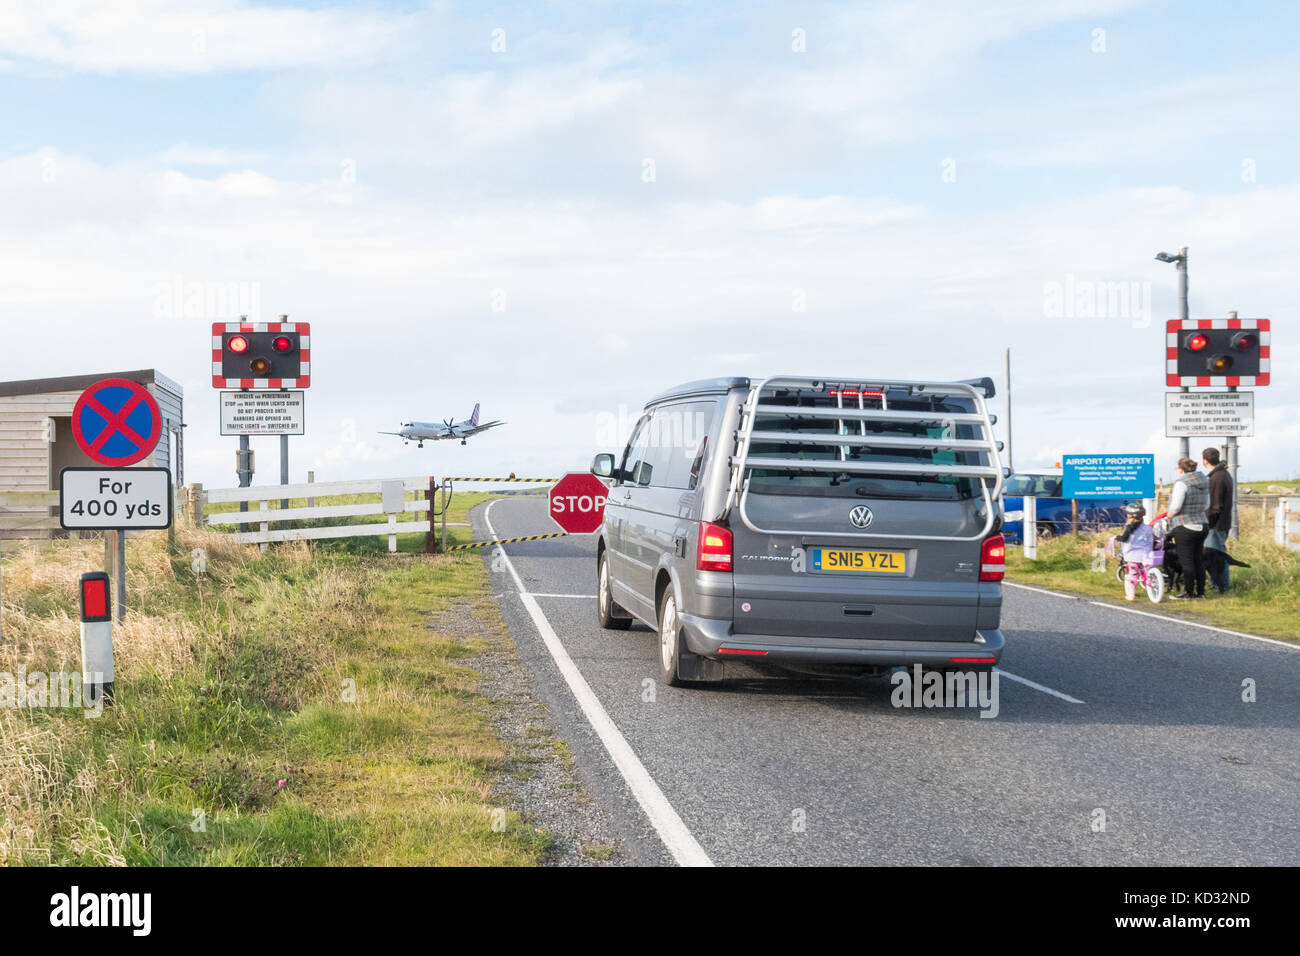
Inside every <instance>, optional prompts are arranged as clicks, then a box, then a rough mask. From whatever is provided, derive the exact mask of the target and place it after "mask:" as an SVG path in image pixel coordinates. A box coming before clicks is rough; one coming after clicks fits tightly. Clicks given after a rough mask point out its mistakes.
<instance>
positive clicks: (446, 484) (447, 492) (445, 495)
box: [439, 478, 451, 551]
mask: <svg viewBox="0 0 1300 956" xmlns="http://www.w3.org/2000/svg"><path fill="white" fill-rule="evenodd" d="M450 500H451V479H450V478H444V479H443V480H442V547H441V548H440V549H439V550H441V551H446V550H447V502H448V501H450Z"/></svg>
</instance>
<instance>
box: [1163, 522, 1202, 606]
mask: <svg viewBox="0 0 1300 956" xmlns="http://www.w3.org/2000/svg"><path fill="white" fill-rule="evenodd" d="M1205 535H1206V530H1205V529H1204V528H1202V529H1201V530H1200V531H1193V530H1191V529H1190V528H1187V527H1181V528H1175V529H1174V530H1173V531H1171V532H1169V538H1170V540H1171V541H1173V543H1174V550H1175V551H1176V552H1177V553H1178V563H1179V564H1180V565H1182V568H1183V593H1184V594H1195V595H1199V596H1201V597H1204V596H1205V555H1204V554H1203V553H1202V547H1203V546H1204V544H1205Z"/></svg>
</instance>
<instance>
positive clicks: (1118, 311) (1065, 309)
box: [1043, 274, 1151, 329]
mask: <svg viewBox="0 0 1300 956" xmlns="http://www.w3.org/2000/svg"><path fill="white" fill-rule="evenodd" d="M1043 315H1044V317H1046V318H1049V319H1124V320H1127V321H1129V322H1131V323H1132V326H1133V328H1135V329H1145V328H1147V327H1148V326H1150V325H1151V283H1150V282H1138V281H1119V282H1100V281H1094V280H1092V279H1078V278H1076V277H1075V276H1074V275H1072V274H1068V275H1066V276H1065V280H1064V281H1063V282H1056V281H1052V282H1046V283H1044V284H1043Z"/></svg>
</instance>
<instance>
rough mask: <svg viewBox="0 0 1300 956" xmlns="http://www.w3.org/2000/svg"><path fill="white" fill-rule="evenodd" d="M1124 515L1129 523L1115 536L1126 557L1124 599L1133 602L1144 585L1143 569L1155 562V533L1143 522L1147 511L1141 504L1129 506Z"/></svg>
mask: <svg viewBox="0 0 1300 956" xmlns="http://www.w3.org/2000/svg"><path fill="white" fill-rule="evenodd" d="M1124 513H1125V514H1126V515H1127V516H1128V521H1127V522H1126V523H1125V525H1124V529H1123V530H1122V531H1121V532H1120V533H1119V534H1117V535H1116V536H1115V540H1116V541H1118V542H1119V543H1120V544H1121V545H1123V552H1122V553H1123V556H1124V567H1125V569H1126V570H1125V574H1124V597H1125V598H1127V599H1128V600H1130V601H1132V600H1133V599H1134V596H1135V595H1136V594H1137V589H1138V585H1140V584H1141V583H1142V568H1143V567H1144V566H1145V567H1146V568H1148V569H1149V568H1150V567H1151V564H1152V561H1153V560H1154V551H1155V533H1154V532H1153V531H1152V530H1151V526H1150V525H1148V524H1146V523H1145V521H1144V520H1143V519H1144V518H1146V516H1147V512H1146V509H1145V508H1143V507H1142V506H1141V505H1139V504H1131V505H1127V506H1126V507H1125V508H1124Z"/></svg>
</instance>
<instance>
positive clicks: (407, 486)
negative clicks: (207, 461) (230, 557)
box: [190, 476, 434, 552]
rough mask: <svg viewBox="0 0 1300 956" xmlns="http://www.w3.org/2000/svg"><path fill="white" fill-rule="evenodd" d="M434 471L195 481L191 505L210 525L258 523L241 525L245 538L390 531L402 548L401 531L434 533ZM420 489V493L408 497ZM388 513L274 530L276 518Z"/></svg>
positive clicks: (392, 546) (391, 543)
mask: <svg viewBox="0 0 1300 956" xmlns="http://www.w3.org/2000/svg"><path fill="white" fill-rule="evenodd" d="M432 487H434V486H433V485H431V479H430V478H429V477H428V476H421V477H415V478H370V479H364V480H358V481H333V482H323V483H318V484H317V483H313V484H306V485H263V486H260V487H256V488H212V489H206V490H205V489H204V488H203V487H202V486H201V485H193V486H191V492H190V493H191V507H192V508H193V509H194V515H195V519H196V521H197V522H198V523H200V524H202V525H206V526H208V527H222V528H224V527H226V526H231V525H233V526H235V528H236V529H237V528H239V527H240V526H248V525H254V526H256V527H257V530H256V531H237V530H236V531H235V533H234V535H233V536H234V537H236V538H238V540H239V541H240V542H241V543H242V544H257V545H261V546H262V547H263V549H265V547H266V545H268V544H272V543H275V542H280V541H319V540H324V539H332V538H362V537H372V536H383V535H387V536H388V550H389V551H390V552H396V551H397V536H398V535H399V534H429V533H431V532H432V530H433V525H432V523H431V519H430V518H429V517H428V515H429V512H430V507H431V505H432V504H434V502H431V501H430V500H428V499H429V498H431V497H433V495H432V494H431V488H432ZM412 492H414V493H415V495H414V499H413V500H412V498H410V497H408V494H409V493H412ZM344 495H347V496H355V495H377V496H379V497H380V498H381V499H382V500H379V501H370V502H361V503H356V504H333V505H331V504H318V503H317V502H318V499H323V498H337V497H340V496H344ZM295 498H297V499H301V498H306V499H307V505H306V506H305V507H298V508H293V507H291V508H288V509H285V508H283V507H281V503H282V502H283V501H285V500H291V499H295ZM243 503H247V504H248V505H249V510H248V511H247V512H240V511H218V512H213V511H211V510H210V509H211V507H212V506H213V505H225V504H243ZM380 514H382V515H385V516H386V520H385V521H384V522H383V523H382V524H379V523H376V524H345V523H340V524H335V525H327V526H323V527H315V528H284V529H277V530H274V531H273V530H271V523H272V522H275V521H319V520H328V519H331V518H355V517H360V516H363V515H380ZM407 514H414V515H420V514H423V515H425V516H426V517H425V519H424V520H423V521H421V520H419V519H417V520H414V521H401V522H399V521H398V517H399V516H400V515H407Z"/></svg>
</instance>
